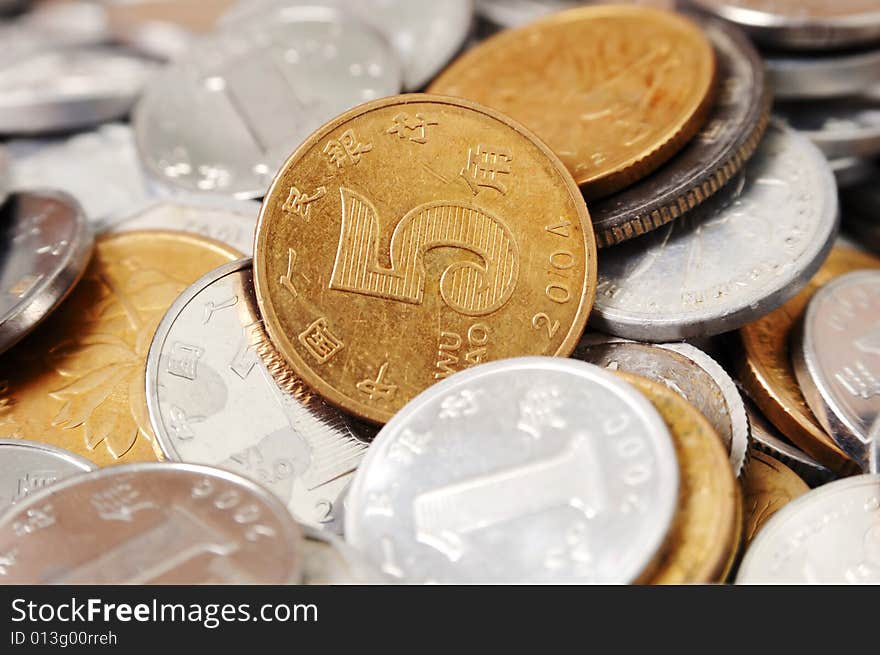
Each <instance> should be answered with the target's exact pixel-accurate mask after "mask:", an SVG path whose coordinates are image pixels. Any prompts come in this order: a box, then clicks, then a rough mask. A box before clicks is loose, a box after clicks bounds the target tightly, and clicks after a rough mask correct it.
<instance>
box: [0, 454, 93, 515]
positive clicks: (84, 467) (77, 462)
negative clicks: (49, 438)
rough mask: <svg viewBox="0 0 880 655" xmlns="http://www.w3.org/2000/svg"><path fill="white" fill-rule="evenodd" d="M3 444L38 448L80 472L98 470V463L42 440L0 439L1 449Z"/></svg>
mask: <svg viewBox="0 0 880 655" xmlns="http://www.w3.org/2000/svg"><path fill="white" fill-rule="evenodd" d="M3 446H14V447H17V448H24V449H25V450H39V451H41V452H44V453H49V454H50V455H53V456H55V457H57V458H58V459H60V460H62V461H64V462H67V463H68V464H73V465H74V466H76V467H77V468H79V469H80V473H90V472H92V471H97V470H98V465H97V464H95V463H94V462H92V461H90V460H87V459H86V458H85V457H80V456H79V455H77V454H76V453H74V452H71V451H69V450H67V449H66V448H61V447H59V446H54V445H52V444H48V443H43V442H42V441H31V440H30V439H0V450H2V448H3ZM67 477H70V476H65V478H64V479H66V478H67ZM55 484H57V483H53V484H52V485H51V486H54V485H55ZM18 504H19V503H16V505H18ZM0 514H2V511H0Z"/></svg>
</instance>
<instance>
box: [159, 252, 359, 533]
mask: <svg viewBox="0 0 880 655" xmlns="http://www.w3.org/2000/svg"><path fill="white" fill-rule="evenodd" d="M270 369H272V372H270ZM146 379H147V408H148V410H149V416H150V423H151V424H152V426H153V431H154V432H155V433H156V438H157V439H158V442H159V446H160V447H161V449H162V452H163V454H164V455H165V457H166V458H167V459H169V460H172V461H182V462H190V463H194V464H209V465H212V466H219V467H220V468H223V469H228V470H230V471H234V472H236V473H239V474H241V475H244V476H247V477H249V478H251V479H253V480H255V481H256V482H259V483H260V484H262V485H263V486H265V487H266V488H267V489H269V490H271V491H272V492H273V493H274V494H275V495H276V496H278V498H280V499H281V500H282V501H283V502H284V503H285V504H286V505H287V507H288V509H289V510H290V511H291V513H292V514H293V515H294V516H295V517H296V518H297V519H298V520H300V521H301V522H304V523H308V524H311V525H316V526H322V525H326V524H330V523H332V522H333V520H334V512H335V509H336V505H337V500H338V497H339V494H340V492H341V491H342V489H343V488H344V487H345V486H346V484H348V482H349V480H350V478H351V476H352V474H353V473H354V471H355V469H356V468H357V466H358V464H359V463H360V461H361V458H362V457H363V456H364V453H365V452H366V450H367V446H368V444H369V439H371V438H372V437H373V436H374V434H375V429H374V428H371V427H366V426H363V425H361V424H359V423H357V422H356V421H354V420H353V419H350V418H349V417H347V416H346V415H344V414H342V413H341V412H340V411H338V410H336V409H334V408H332V407H330V406H328V405H326V404H325V403H324V401H323V400H321V399H320V398H319V397H318V396H316V395H313V394H312V393H310V392H309V391H308V390H307V389H305V388H304V387H303V386H302V383H301V382H300V380H299V379H298V378H296V377H295V376H294V375H293V374H292V373H290V372H289V371H288V370H287V367H286V365H285V364H284V361H283V359H282V358H281V357H280V355H278V354H277V353H275V352H274V349H273V348H272V346H271V343H270V342H269V339H268V336H267V335H266V332H265V330H264V328H263V324H262V321H261V319H260V314H259V310H258V308H257V300H256V297H255V295H254V288H253V273H252V270H251V262H250V260H243V261H240V262H233V263H231V264H226V265H224V266H221V267H220V268H218V269H216V270H214V271H212V272H211V273H208V274H207V275H205V276H204V277H202V278H201V279H200V280H198V281H197V282H196V283H195V284H193V285H192V286H190V287H189V288H188V289H186V290H185V291H184V292H183V293H182V294H181V295H180V296H179V297H178V299H177V300H176V301H175V303H174V304H173V305H172V306H171V308H170V309H169V310H168V313H167V314H166V315H165V318H164V319H163V320H162V322H161V323H160V324H159V327H158V329H157V330H156V334H155V336H154V337H153V343H152V345H151V346H150V352H149V355H148V357H147V373H146Z"/></svg>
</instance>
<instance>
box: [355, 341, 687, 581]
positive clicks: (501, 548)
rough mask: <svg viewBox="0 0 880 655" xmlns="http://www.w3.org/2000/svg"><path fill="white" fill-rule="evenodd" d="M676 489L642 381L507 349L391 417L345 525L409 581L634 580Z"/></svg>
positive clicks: (380, 563) (674, 471) (661, 531)
mask: <svg viewBox="0 0 880 655" xmlns="http://www.w3.org/2000/svg"><path fill="white" fill-rule="evenodd" d="M677 494H678V462H677V461H676V456H675V451H674V449H673V445H672V440H671V437H670V435H669V431H668V429H667V428H666V426H665V424H664V423H663V421H662V419H661V418H660V416H659V414H658V413H657V412H656V410H655V409H654V407H653V406H652V405H651V404H650V403H649V402H648V401H647V400H646V399H645V398H644V397H643V396H642V395H641V394H640V393H638V392H637V391H636V390H635V389H634V388H632V387H631V386H629V385H628V384H626V383H625V382H623V381H622V380H621V379H620V378H618V377H616V376H615V375H614V374H612V373H609V372H607V371H605V370H603V369H601V368H599V367H597V366H592V365H590V364H585V363H583V362H577V361H574V360H570V359H559V358H542V357H526V358H518V359H508V360H502V361H498V362H493V363H489V364H484V365H480V366H476V367H473V368H470V369H467V370H465V371H462V372H460V373H457V374H456V375H453V376H451V377H449V378H447V379H446V380H443V381H441V382H440V383H438V384H436V385H434V386H433V387H431V388H429V389H428V390H426V391H424V392H423V393H421V394H420V395H419V396H417V397H416V398H415V399H414V400H412V401H411V402H410V403H409V404H407V405H406V406H405V407H404V408H403V409H401V410H400V411H399V412H398V413H397V414H396V415H395V416H394V417H393V418H392V419H391V421H389V422H388V424H387V425H386V426H385V427H384V428H383V429H382V430H381V432H380V433H379V436H378V437H376V440H375V442H374V443H373V445H372V446H371V447H370V450H369V452H368V453H367V456H366V457H365V458H364V461H363V462H362V463H361V466H360V468H359V469H358V472H357V473H356V474H355V478H354V481H353V483H352V487H351V492H350V495H349V498H348V505H347V508H346V513H345V537H346V540H347V541H348V542H349V543H350V544H351V545H353V546H354V547H355V548H357V549H359V550H361V551H362V552H363V553H364V554H365V555H366V556H367V558H368V560H369V561H371V562H372V563H373V564H374V565H376V566H377V567H379V569H380V570H381V571H382V572H383V573H385V574H387V575H389V576H391V577H392V578H395V579H399V580H405V581H407V582H437V583H476V582H482V583H511V582H516V583H527V584H528V583H626V582H632V581H634V580H636V579H638V577H639V575H640V574H641V573H642V572H643V571H644V570H645V568H646V567H647V566H648V565H649V564H650V562H651V561H652V560H653V559H654V557H655V555H656V554H657V551H658V548H659V547H660V545H661V544H662V542H663V540H664V538H665V536H666V533H667V531H668V529H669V526H670V522H671V520H672V518H673V516H674V514H675V509H676V505H677V501H678V496H677Z"/></svg>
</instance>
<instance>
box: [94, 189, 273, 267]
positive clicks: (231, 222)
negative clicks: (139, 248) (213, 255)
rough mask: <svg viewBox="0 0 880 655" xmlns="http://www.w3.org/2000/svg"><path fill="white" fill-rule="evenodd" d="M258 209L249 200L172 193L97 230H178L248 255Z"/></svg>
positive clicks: (251, 246)
mask: <svg viewBox="0 0 880 655" xmlns="http://www.w3.org/2000/svg"><path fill="white" fill-rule="evenodd" d="M259 212H260V205H259V203H256V202H253V201H250V200H226V199H222V198H220V199H218V198H196V197H189V198H180V197H173V198H168V199H166V200H159V201H156V202H154V203H152V204H150V205H149V206H148V207H146V208H144V209H141V210H139V211H136V212H134V213H133V214H131V215H129V216H125V217H123V218H120V219H118V220H113V221H109V222H107V223H104V224H102V226H101V227H100V228H99V231H108V232H130V231H132V230H181V231H183V232H193V233H195V234H201V235H202V236H206V237H210V238H212V239H216V240H217V241H222V242H223V243H225V244H227V245H230V246H232V247H233V248H235V249H236V250H238V251H239V252H241V253H242V254H243V255H248V256H250V255H251V254H253V250H254V228H255V227H256V225H257V214H259Z"/></svg>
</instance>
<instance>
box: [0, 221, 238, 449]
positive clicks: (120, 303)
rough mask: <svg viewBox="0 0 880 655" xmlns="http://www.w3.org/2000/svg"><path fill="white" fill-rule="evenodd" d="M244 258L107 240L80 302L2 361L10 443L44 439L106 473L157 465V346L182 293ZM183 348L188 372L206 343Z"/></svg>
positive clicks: (198, 243) (186, 242)
mask: <svg viewBox="0 0 880 655" xmlns="http://www.w3.org/2000/svg"><path fill="white" fill-rule="evenodd" d="M241 256H242V255H241V254H240V253H238V252H237V251H235V250H232V249H231V248H229V247H227V246H225V245H223V244H221V243H219V242H217V241H212V240H210V239H206V238H204V237H198V236H194V235H189V234H184V233H177V232H158V231H156V232H147V231H144V232H128V233H123V234H114V235H105V236H102V237H100V238H98V239H97V240H96V241H95V252H94V256H93V257H92V261H91V262H90V263H89V267H88V269H87V270H86V273H85V275H84V276H83V279H82V281H80V283H79V284H78V285H77V286H76V288H75V289H74V290H73V292H72V293H71V294H70V296H69V297H68V298H67V299H66V300H65V301H64V303H63V304H62V305H61V306H60V307H59V308H58V309H57V310H56V311H55V312H54V313H53V314H52V315H51V316H50V317H49V318H48V320H47V321H46V322H45V323H44V324H43V325H42V326H41V327H40V328H38V329H37V330H36V331H35V332H34V333H33V334H32V335H30V336H29V337H27V339H25V340H24V341H22V342H21V343H20V344H18V345H17V346H16V347H15V348H13V349H12V350H11V351H9V352H8V353H6V354H5V355H3V357H2V358H0V371H2V374H0V375H2V378H0V438H16V439H32V440H34V441H43V442H46V443H50V444H52V445H54V446H59V447H61V448H66V449H67V450H70V451H73V452H75V453H77V454H79V455H82V456H83V457H86V458H87V459H90V460H91V461H93V462H94V463H95V464H98V465H99V466H106V465H109V464H121V463H128V462H138V461H153V460H155V459H156V458H157V454H155V453H154V450H153V448H154V443H153V442H154V440H153V434H152V430H151V428H150V422H149V419H148V418H147V407H146V396H145V393H146V392H145V385H144V367H145V365H146V359H147V351H148V349H149V347H150V341H151V340H152V338H153V334H154V333H155V331H156V327H157V326H158V324H159V321H160V320H161V319H162V317H163V316H164V315H165V312H166V310H167V309H168V307H170V305H171V303H172V302H174V300H175V299H176V298H177V296H178V295H179V294H180V292H181V291H183V290H184V289H185V288H186V287H187V286H189V285H190V284H191V283H193V282H195V281H196V280H197V279H198V278H199V277H201V276H202V275H204V274H205V273H207V272H208V271H210V270H212V269H214V268H216V267H217V266H220V265H221V264H224V263H226V262H229V261H234V260H236V259H238V258H240V257H241ZM178 348H179V355H180V359H179V360H178V361H177V362H176V364H175V365H177V366H179V367H180V369H181V374H182V375H185V374H186V365H187V362H189V361H193V360H194V359H197V358H198V356H199V348H198V344H192V345H187V344H178Z"/></svg>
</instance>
